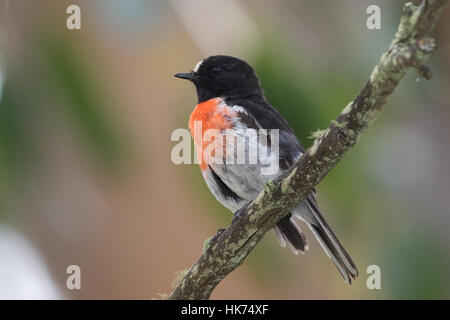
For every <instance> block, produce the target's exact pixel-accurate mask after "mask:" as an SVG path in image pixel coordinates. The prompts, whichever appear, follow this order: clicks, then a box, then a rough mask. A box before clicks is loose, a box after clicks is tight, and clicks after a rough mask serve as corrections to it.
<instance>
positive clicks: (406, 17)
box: [169, 0, 448, 299]
mask: <svg viewBox="0 0 450 320" xmlns="http://www.w3.org/2000/svg"><path fill="white" fill-rule="evenodd" d="M447 2H448V0H429V1H426V0H424V1H423V2H422V3H421V5H420V6H414V5H413V4H412V3H406V4H405V5H404V7H403V12H402V15H401V19H400V24H399V27H398V30H397V32H396V34H395V36H394V40H393V41H392V43H391V45H390V46H389V49H388V50H387V51H386V52H385V53H384V54H383V55H382V56H381V59H380V61H379V63H378V64H377V65H376V66H375V68H374V69H373V71H372V74H371V75H370V80H369V81H368V82H367V84H366V85H365V87H364V88H363V89H362V91H361V92H360V93H359V95H358V96H357V97H356V98H355V99H354V100H353V101H352V102H350V103H349V104H348V105H347V106H346V107H345V108H344V109H343V111H342V112H341V114H340V115H339V116H338V117H337V119H336V120H335V121H333V122H332V124H331V125H330V127H329V128H328V129H327V130H325V131H324V132H323V134H322V135H321V136H320V137H318V138H317V139H316V140H315V141H314V143H313V145H312V146H311V147H310V148H309V149H308V150H306V152H305V153H304V154H303V156H302V157H301V158H300V160H299V161H298V162H297V164H296V165H295V166H294V167H293V168H292V169H290V170H289V171H288V172H287V173H286V174H284V175H283V177H280V178H278V179H277V180H276V181H269V182H268V183H267V184H266V186H265V187H264V190H262V191H261V193H260V194H259V195H258V197H257V198H256V199H255V200H254V201H253V202H251V203H250V204H249V205H248V206H247V207H245V208H243V209H242V210H240V211H239V212H238V213H237V214H236V216H235V218H234V219H233V221H232V223H231V226H229V227H228V228H227V229H226V230H224V231H223V232H220V233H218V234H217V235H216V236H215V237H214V238H213V239H212V240H210V241H209V243H207V245H206V248H205V249H204V250H203V251H204V252H203V254H202V255H201V256H200V258H199V259H198V260H197V262H196V263H195V264H194V266H193V267H192V268H191V269H190V270H189V272H188V273H187V274H186V275H185V276H184V277H183V279H182V280H181V281H180V283H179V285H178V286H177V287H176V288H175V290H174V291H173V292H172V293H171V295H170V296H169V299H208V298H209V296H210V295H211V293H212V291H213V290H214V288H215V287H216V286H217V284H218V283H219V282H220V281H221V280H222V279H223V278H225V277H226V276H227V275H228V274H229V273H230V272H232V271H233V270H234V269H236V268H237V267H238V266H240V265H241V264H242V263H243V262H244V260H245V258H246V257H247V255H248V254H249V253H250V252H251V251H252V250H253V248H254V247H255V246H256V244H257V243H258V242H259V241H260V240H261V239H262V237H263V236H264V234H265V233H266V232H267V231H269V230H270V229H272V228H273V226H274V225H275V224H276V223H277V222H278V221H279V220H280V219H281V218H283V217H284V216H285V215H286V214H287V213H288V212H289V211H290V210H292V209H293V208H294V207H295V206H296V205H297V204H298V203H299V202H300V201H301V200H302V199H304V198H305V197H306V196H307V195H308V194H309V192H310V191H311V190H312V189H313V188H314V186H316V185H317V184H318V183H319V182H320V181H321V180H322V179H323V178H324V177H325V176H326V175H327V173H328V172H329V171H330V170H331V169H332V168H333V167H334V166H335V165H336V164H337V163H338V161H339V160H340V159H341V158H342V157H343V155H344V154H345V153H346V152H347V151H348V150H349V149H350V148H351V147H353V146H354V145H355V143H356V142H357V140H358V138H359V136H360V135H361V133H362V132H363V131H364V130H365V129H366V128H368V127H369V125H370V124H371V123H372V122H373V121H374V120H375V119H376V118H377V116H378V114H379V113H380V111H381V110H382V109H383V107H384V106H385V105H386V101H387V98H388V97H389V96H390V95H391V94H392V92H393V91H394V89H395V88H396V87H397V85H398V83H399V82H400V80H401V79H403V77H404V76H405V75H406V73H407V71H408V70H409V69H417V71H418V72H419V74H420V75H422V76H424V77H425V78H430V76H431V72H430V70H429V69H428V68H427V67H426V66H424V65H423V63H424V62H425V61H426V59H427V58H428V57H429V55H430V54H431V53H432V52H433V51H434V50H435V49H436V43H435V40H434V39H433V38H431V37H430V34H431V32H432V30H433V28H434V25H435V24H436V22H437V21H438V19H439V17H440V15H441V14H442V11H443V10H444V8H445V6H446V5H447Z"/></svg>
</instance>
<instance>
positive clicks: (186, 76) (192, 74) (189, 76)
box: [175, 72, 198, 80]
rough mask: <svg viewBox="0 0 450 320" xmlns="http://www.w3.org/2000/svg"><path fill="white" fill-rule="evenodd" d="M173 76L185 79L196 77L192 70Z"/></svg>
mask: <svg viewBox="0 0 450 320" xmlns="http://www.w3.org/2000/svg"><path fill="white" fill-rule="evenodd" d="M175 77H177V78H180V79H186V80H195V79H198V76H197V75H196V74H195V73H194V72H188V73H177V74H176V75H175Z"/></svg>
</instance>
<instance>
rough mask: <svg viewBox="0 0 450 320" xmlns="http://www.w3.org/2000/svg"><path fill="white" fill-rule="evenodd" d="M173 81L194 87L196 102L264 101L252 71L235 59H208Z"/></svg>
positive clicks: (177, 75) (219, 57)
mask: <svg viewBox="0 0 450 320" xmlns="http://www.w3.org/2000/svg"><path fill="white" fill-rule="evenodd" d="M175 77H177V78H181V79H187V80H190V81H192V82H193V83H194V85H195V87H196V89H197V96H198V101H199V102H203V101H206V100H209V99H212V98H216V97H222V98H230V97H239V98H247V97H261V98H263V97H264V95H263V92H262V89H261V86H260V84H259V79H258V77H257V76H256V74H255V72H254V71H253V68H252V67H251V66H250V65H249V64H248V63H247V62H245V61H243V60H241V59H238V58H235V57H230V56H211V57H208V58H206V59H204V60H202V61H200V62H199V63H198V64H197V65H196V66H195V68H194V70H193V71H191V72H188V73H177V74H176V75H175Z"/></svg>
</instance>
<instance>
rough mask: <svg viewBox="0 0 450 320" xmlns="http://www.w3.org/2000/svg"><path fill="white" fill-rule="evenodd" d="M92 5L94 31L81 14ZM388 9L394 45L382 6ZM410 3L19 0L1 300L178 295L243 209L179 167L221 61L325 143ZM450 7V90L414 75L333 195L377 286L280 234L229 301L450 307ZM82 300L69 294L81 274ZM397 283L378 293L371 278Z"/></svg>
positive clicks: (10, 13) (3, 53) (439, 34)
mask: <svg viewBox="0 0 450 320" xmlns="http://www.w3.org/2000/svg"><path fill="white" fill-rule="evenodd" d="M70 4H78V5H79V6H80V7H81V19H82V20H81V26H82V29H81V30H73V31H69V30H67V28H66V19H67V17H68V15H67V14H66V8H67V7H68V6H69V5H70ZM370 4H377V5H379V6H380V8H381V22H382V29H381V30H368V29H367V28H366V19H367V17H368V15H367V14H366V8H367V7H368V5H370ZM402 4H403V1H387V0H386V1H375V0H371V1H356V0H355V1H347V0H345V1H332V0H321V1H317V0H315V1H313V0H304V1H297V0H285V1H275V0H273V1H265V0H264V1H262V0H245V1H244V0H242V1H239V0H227V1H211V0H208V1H200V0H190V1H185V0H171V1H162V0H161V1H157V0H133V1H128V0H89V1H76V0H72V1H63V0H59V1H53V0H52V1H50V0H39V1H26V0H14V1H8V0H0V79H1V81H0V83H1V87H0V298H38V299H41V298H43V299H47V298H58V299H65V298H69V299H81V298H82V299H93V298H95V299H104V298H125V299H130V298H138V299H153V298H154V299H159V298H161V296H164V294H168V293H170V292H171V290H172V289H171V284H172V282H173V280H174V278H175V274H176V272H177V271H180V270H183V269H186V268H189V267H190V266H191V265H192V264H193V263H194V262H195V260H196V259H197V258H198V256H199V255H200V253H201V250H202V246H203V242H204V240H205V239H206V238H207V237H209V236H211V235H213V234H215V232H216V230H217V229H218V228H221V227H226V226H227V225H228V224H229V223H230V220H231V217H232V215H231V213H230V212H228V211H227V210H226V209H225V208H223V207H221V205H220V204H219V203H218V202H216V200H215V199H214V198H213V196H212V195H211V194H210V193H209V191H208V189H207V187H206V185H205V183H204V182H203V180H202V177H201V174H200V171H199V169H198V167H197V166H196V165H179V166H177V165H174V164H173V163H172V162H171V160H170V152H171V149H172V147H173V146H174V145H175V144H176V143H175V142H172V141H171V140H170V136H171V133H172V131H173V130H174V129H176V128H186V127H187V121H188V117H189V114H190V112H191V111H192V109H193V107H194V105H195V104H196V96H195V92H194V88H193V87H192V86H191V85H190V84H189V83H187V82H184V81H180V80H177V79H175V78H174V77H173V74H174V73H176V72H184V71H188V70H190V69H192V68H193V67H194V65H195V64H196V63H197V62H198V61H199V60H201V59H202V58H203V57H206V56H209V55H213V54H230V55H235V56H239V57H241V58H244V59H245V60H247V61H249V62H250V63H251V64H252V65H253V66H254V67H255V69H256V72H257V74H258V75H259V76H260V78H261V80H262V84H263V87H264V88H265V91H266V95H267V98H268V100H269V101H270V102H271V103H272V105H274V106H275V107H277V108H278V110H279V111H280V112H281V114H282V115H284V117H285V118H286V119H287V120H288V121H289V123H290V124H291V126H292V127H293V128H294V130H295V132H296V134H297V135H298V136H299V137H300V138H301V140H302V141H303V142H304V144H305V145H306V146H308V145H310V143H311V142H312V140H311V139H310V138H308V137H309V136H310V134H311V132H313V131H315V130H317V129H319V128H325V127H327V126H328V125H329V123H330V121H331V120H332V119H334V118H335V117H336V116H337V114H338V113H339V112H340V110H341V109H342V108H343V107H344V106H345V105H346V104H347V103H348V102H349V101H350V100H351V99H353V97H355V95H356V94H357V93H358V92H359V90H360V89H361V88H362V87H363V85H364V84H365V82H366V81H367V79H368V76H369V75H370V72H371V70H372V68H373V66H374V65H375V63H376V62H377V61H378V58H379V56H380V55H381V54H382V53H383V52H384V51H385V49H386V48H387V46H388V45H389V43H390V41H391V39H392V37H393V34H394V32H395V29H396V26H397V25H398V21H399V16H400V11H401V6H402ZM448 30H450V10H447V12H446V14H445V16H444V17H442V19H441V20H440V22H439V25H438V26H437V30H436V38H437V39H438V42H439V49H438V51H437V52H436V54H434V55H433V56H432V58H431V59H430V62H429V65H430V67H431V68H432V69H433V71H434V78H433V79H432V80H431V81H424V80H423V79H418V76H417V74H414V73H410V74H409V75H408V76H407V78H406V79H404V81H402V82H401V84H400V86H399V88H398V89H397V90H396V92H395V93H394V95H393V96H392V98H391V99H390V100H389V103H388V106H387V108H386V110H385V111H384V112H383V113H382V115H381V116H380V118H379V120H378V121H377V122H376V123H375V124H374V125H373V127H372V128H371V129H370V130H368V132H367V133H366V134H365V135H364V136H363V137H362V138H361V139H360V141H359V144H358V145H357V146H356V147H355V148H354V149H353V150H351V151H350V152H349V153H348V154H347V155H346V156H345V158H344V159H343V160H342V161H341V163H339V165H338V166H337V167H336V168H335V169H333V170H332V172H331V173H330V174H329V175H328V176H327V177H326V178H325V179H324V181H323V182H322V183H321V184H320V185H319V186H318V191H319V194H320V197H319V202H320V204H321V207H322V210H323V212H324V213H325V216H326V218H327V220H328V222H329V223H330V224H331V225H332V226H333V229H334V230H335V232H336V233H337V235H338V236H339V238H340V239H341V241H342V242H343V244H344V246H345V247H346V248H347V250H348V251H349V252H350V253H351V256H352V257H353V258H354V260H355V262H356V264H357V265H358V267H359V270H360V273H361V275H360V277H359V278H358V279H357V280H356V281H355V282H354V284H353V285H352V286H351V287H349V286H347V285H346V284H345V283H344V282H343V280H342V278H341V277H340V275H339V274H338V272H337V271H336V269H335V267H334V266H333V264H332V263H331V262H330V261H329V260H328V258H327V257H326V255H325V254H324V253H323V252H322V250H321V248H320V247H319V245H318V244H317V243H316V242H315V240H313V239H312V238H311V235H310V233H309V232H308V230H307V232H308V234H307V235H308V236H309V238H310V251H309V252H307V254H305V255H301V256H294V255H292V254H291V252H290V251H289V250H288V249H282V248H280V247H279V245H278V243H277V241H276V239H275V237H274V235H273V232H270V233H268V234H267V235H266V237H265V238H264V240H263V241H262V242H261V243H260V244H259V245H258V246H257V248H256V250H254V251H253V252H252V253H251V254H250V256H249V257H248V259H247V260H246V262H245V263H244V265H243V266H242V267H240V268H238V269H237V270H236V271H234V272H233V273H232V274H231V275H230V276H229V277H227V278H226V279H225V280H224V281H223V282H222V283H221V284H220V285H219V286H218V287H217V289H216V290H215V291H214V293H213V295H212V298H215V299H241V298H243V299H264V298H268V299H313V298H323V299H386V298H394V299H398V298H401V299H413V298H425V299H431V298H450V273H449V270H450V268H449V267H450V245H449V243H450V232H449V227H450V216H449V214H450V212H449V208H450V197H449V196H450V170H449V162H450V148H449V140H450V125H449V123H450V109H449V104H450V90H449V88H450V72H449V71H450V41H449V40H450V39H449V36H448ZM72 264H76V265H79V266H80V268H81V286H82V289H81V290H72V291H71V290H68V289H67V288H66V286H65V285H66V278H67V277H68V275H67V274H66V273H65V271H66V268H67V266H69V265H72ZM373 264H375V265H379V266H380V268H381V290H368V289H367V287H366V279H367V277H368V274H366V268H367V267H368V266H369V265H373Z"/></svg>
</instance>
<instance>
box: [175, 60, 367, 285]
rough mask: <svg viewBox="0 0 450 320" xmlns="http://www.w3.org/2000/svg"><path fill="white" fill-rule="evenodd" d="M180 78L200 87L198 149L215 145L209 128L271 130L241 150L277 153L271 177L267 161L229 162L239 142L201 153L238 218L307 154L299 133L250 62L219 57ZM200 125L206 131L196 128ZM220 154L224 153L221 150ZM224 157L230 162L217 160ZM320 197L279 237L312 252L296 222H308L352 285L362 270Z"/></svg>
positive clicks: (283, 226) (308, 201)
mask: <svg viewBox="0 0 450 320" xmlns="http://www.w3.org/2000/svg"><path fill="white" fill-rule="evenodd" d="M175 77H177V78H180V79H185V80H189V81H190V82H192V83H193V84H194V86H195V88H196V92H197V99H198V103H197V105H196V106H195V108H194V110H193V111H192V113H191V115H190V117H189V130H190V132H191V135H192V136H193V138H194V145H195V147H196V149H197V151H198V150H203V151H205V149H206V147H207V146H208V144H209V143H211V141H205V140H208V139H204V137H203V136H202V135H203V134H205V132H206V130H209V129H213V130H215V132H217V133H218V134H220V135H221V136H226V135H227V136H231V137H242V132H243V130H255V131H258V130H260V131H262V132H266V137H265V138H266V139H260V140H261V141H259V140H258V141H256V142H255V140H251V139H248V140H245V141H246V142H247V144H245V146H244V147H243V149H240V150H244V152H245V155H247V156H248V155H249V154H250V153H251V152H254V150H258V148H262V147H266V148H268V149H269V150H270V151H273V152H271V154H270V156H267V157H268V158H270V159H269V160H270V161H277V162H278V163H277V166H276V170H273V172H272V173H271V174H262V173H261V171H262V170H261V169H262V167H263V166H264V165H267V161H268V160H267V159H262V160H258V161H257V162H256V163H254V162H253V163H249V161H241V162H238V163H236V161H226V160H230V159H229V158H230V157H231V156H233V157H235V154H234V153H233V151H236V149H237V141H238V140H237V139H234V140H233V139H228V138H227V139H226V140H225V142H223V141H222V143H224V144H225V145H223V146H222V148H223V152H221V155H218V157H206V156H205V157H203V155H202V154H200V157H202V158H200V160H198V162H199V166H200V170H201V172H202V175H203V177H204V180H205V181H206V184H207V186H208V188H209V189H210V191H211V192H212V194H213V195H214V196H215V198H216V199H217V200H218V201H219V202H220V203H221V204H222V205H224V206H225V207H226V208H227V209H229V210H231V211H232V212H233V213H234V214H236V213H237V212H238V211H239V210H240V209H242V208H244V207H245V206H246V205H247V204H248V203H250V202H251V201H253V200H254V199H255V198H256V197H257V196H258V194H259V193H260V192H261V191H262V190H263V188H264V185H265V184H266V183H267V182H268V181H269V180H273V179H276V178H277V177H279V176H280V175H282V174H283V173H285V172H286V171H288V170H289V169H291V168H292V167H293V166H294V165H295V164H296V162H297V161H298V160H299V159H300V157H301V156H302V154H304V153H305V148H304V147H303V145H302V144H301V142H300V140H299V139H298V137H297V136H296V134H295V133H294V131H293V129H292V128H291V127H290V126H289V124H288V123H287V121H286V120H285V119H284V118H283V117H282V115H281V114H280V113H279V112H278V111H277V110H276V109H275V108H274V107H272V106H271V105H270V104H269V102H268V101H267V99H266V97H265V94H264V91H263V89H262V87H261V83H260V80H259V78H258V76H257V75H256V73H255V71H254V69H253V68H252V67H251V66H250V65H249V64H248V63H247V62H246V61H244V60H242V59H239V58H237V57H233V56H226V55H213V56H209V57H207V58H205V59H203V60H201V61H200V62H198V63H197V64H196V65H195V67H194V69H193V70H192V71H190V72H186V73H177V74H175ZM197 124H199V125H200V126H199V127H200V129H198V128H196V125H197ZM275 131H276V132H277V133H278V139H277V140H278V141H276V142H277V143H278V150H276V148H275V147H274V146H275V145H274V144H273V142H274V141H271V139H270V138H271V137H272V135H271V134H270V135H269V134H268V132H270V133H272V132H275ZM274 137H276V136H275V135H274ZM210 140H212V139H210ZM256 144H258V145H256ZM217 150H219V151H222V150H221V149H220V148H217V149H216V151H217ZM219 153H220V152H219ZM220 157H222V159H224V160H225V161H214V160H215V159H217V158H220ZM274 157H275V158H276V159H275V160H274V159H273V158H274ZM233 159H234V160H235V158H233ZM233 159H232V160H233ZM316 197H317V192H316V190H315V189H313V190H312V191H311V192H310V193H309V194H308V196H307V197H306V198H305V199H304V200H302V201H301V202H300V203H299V204H298V205H297V206H296V207H295V208H294V209H293V210H291V212H290V213H289V214H288V215H286V216H285V217H283V218H282V219H281V220H280V221H279V222H277V223H276V225H275V226H274V231H275V235H276V237H277V239H278V241H279V243H280V245H281V246H282V247H286V246H288V247H289V248H291V250H292V251H293V253H294V254H298V253H304V252H305V251H307V250H308V242H307V239H306V236H305V234H304V232H303V231H302V229H301V228H300V226H299V224H298V223H297V221H296V219H298V220H300V221H301V222H303V223H305V224H306V225H307V226H308V227H309V229H310V230H311V232H312V234H313V235H314V237H315V238H316V239H317V241H318V242H319V244H320V246H321V247H322V248H323V250H324V251H325V253H326V254H327V256H328V257H329V258H330V259H331V261H332V262H333V263H334V264H335V266H336V267H337V269H338V271H339V273H340V274H341V275H342V277H343V278H344V281H345V282H346V283H347V284H349V285H350V284H351V283H352V279H353V280H354V279H355V278H356V277H357V276H358V269H357V267H356V266H355V263H354V262H353V260H352V258H351V257H350V255H349V254H348V253H347V251H346V250H345V249H344V247H343V246H342V244H341V243H340V241H339V240H338V239H337V237H336V235H335V234H334V232H333V231H332V230H331V228H330V226H329V225H328V223H327V222H326V221H325V219H324V217H323V215H322V213H321V211H320V209H319V205H318V203H317V200H316Z"/></svg>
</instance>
